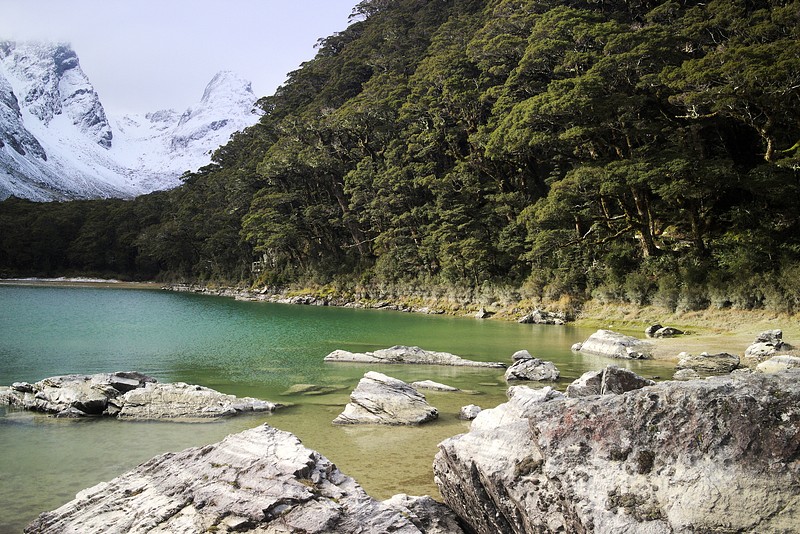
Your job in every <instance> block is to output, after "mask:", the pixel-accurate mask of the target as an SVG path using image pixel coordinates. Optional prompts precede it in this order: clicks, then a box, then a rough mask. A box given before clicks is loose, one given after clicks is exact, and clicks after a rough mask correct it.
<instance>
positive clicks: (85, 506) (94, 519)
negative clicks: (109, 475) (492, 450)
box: [25, 425, 458, 534]
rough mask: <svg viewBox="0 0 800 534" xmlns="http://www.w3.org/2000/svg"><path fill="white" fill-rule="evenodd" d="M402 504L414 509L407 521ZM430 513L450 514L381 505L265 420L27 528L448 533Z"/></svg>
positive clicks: (165, 460) (136, 473)
mask: <svg viewBox="0 0 800 534" xmlns="http://www.w3.org/2000/svg"><path fill="white" fill-rule="evenodd" d="M403 505H405V506H407V507H409V508H410V509H414V510H418V513H417V514H415V515H414V516H413V518H409V517H408V514H407V513H404V512H403V511H402V507H403ZM425 510H437V511H438V512H439V513H449V512H446V508H445V507H443V506H442V505H441V504H438V507H435V506H434V504H432V503H430V502H424V503H422V504H421V505H419V506H418V505H417V503H415V502H413V501H409V500H408V499H402V500H401V501H400V502H397V503H395V504H394V506H392V505H389V504H384V503H381V502H379V501H376V500H374V499H372V498H371V497H370V496H369V495H367V494H366V492H365V491H364V490H363V489H362V488H361V486H360V485H359V484H357V483H356V481H355V480H353V479H352V478H350V477H348V476H347V475H345V474H343V473H342V472H341V471H339V470H338V469H337V468H336V466H335V465H333V464H332V463H331V462H330V461H329V460H328V459H327V458H325V457H324V456H322V455H320V454H319V453H318V452H315V451H312V450H310V449H307V448H305V447H304V446H303V445H302V444H301V443H300V440H298V439H297V437H295V436H294V435H292V434H290V433H288V432H284V431H281V430H277V429H275V428H272V427H270V426H268V425H262V426H259V427H257V428H254V429H252V430H247V431H245V432H241V433H239V434H233V435H230V436H228V437H226V438H225V439H224V440H223V441H221V442H219V443H216V444H213V445H208V446H205V447H197V448H191V449H186V450H184V451H182V452H178V453H167V454H164V455H161V456H157V457H155V458H153V459H152V460H150V461H148V462H145V463H144V464H142V465H140V466H139V467H137V468H136V469H134V470H133V471H129V472H128V473H125V474H124V475H122V476H120V477H117V478H115V479H113V480H111V481H109V482H103V483H101V484H98V485H96V486H94V487H92V488H89V489H86V490H84V491H82V492H80V493H78V495H77V496H76V497H75V500H73V501H71V502H69V503H67V504H65V505H64V506H62V507H60V508H58V509H57V510H53V511H51V512H46V513H43V514H41V515H40V516H39V518H38V519H36V520H35V521H34V522H33V523H31V524H30V525H29V526H28V527H27V528H26V530H25V532H28V533H34V532H35V533H37V534H56V533H59V534H61V533H65V532H75V533H78V532H80V533H82V534H100V533H107V532H119V533H122V532H125V533H127V532H135V533H144V532H162V533H166V532H169V533H171V534H195V533H198V532H254V533H255V532H259V533H268V532H271V533H288V532H304V533H306V534H316V533H332V532H337V533H345V534H346V533H363V532H398V533H403V534H415V533H420V532H431V533H438V532H443V531H442V530H436V529H433V528H432V529H431V530H428V529H427V525H428V523H429V521H430V518H429V517H427V516H428V515H433V514H431V513H430V512H428V513H427V514H426V512H425ZM449 517H450V518H451V519H452V518H454V516H453V515H452V513H450V515H449ZM412 519H413V520H414V521H416V523H417V524H415V522H414V521H412ZM442 521H443V519H442ZM453 521H454V519H453ZM456 532H458V531H456Z"/></svg>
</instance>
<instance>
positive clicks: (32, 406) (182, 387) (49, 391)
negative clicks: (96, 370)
mask: <svg viewBox="0 0 800 534" xmlns="http://www.w3.org/2000/svg"><path fill="white" fill-rule="evenodd" d="M0 404H8V405H11V406H15V407H18V408H22V409H26V410H33V411H37V412H44V413H49V414H54V415H56V416H57V417H86V416H112V417H117V418H119V419H140V420H141V419H208V418H216V417H223V416H228V415H235V414H238V413H243V412H256V411H270V412H271V411H273V410H275V408H277V407H278V405H276V404H273V403H271V402H267V401H263V400H259V399H253V398H250V397H244V398H238V397H235V396H233V395H226V394H224V393H220V392H219V391H215V390H213V389H209V388H206V387H202V386H194V385H189V384H184V383H182V382H176V383H172V384H162V383H158V382H157V381H156V379H155V378H152V377H150V376H147V375H143V374H141V373H137V372H117V373H100V374H94V375H80V374H73V375H63V376H54V377H50V378H45V379H44V380H40V381H39V382H36V383H34V384H28V383H26V382H17V383H14V384H12V385H11V387H10V388H8V389H6V390H4V391H0Z"/></svg>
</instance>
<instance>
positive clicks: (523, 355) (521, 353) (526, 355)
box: [511, 349, 533, 362]
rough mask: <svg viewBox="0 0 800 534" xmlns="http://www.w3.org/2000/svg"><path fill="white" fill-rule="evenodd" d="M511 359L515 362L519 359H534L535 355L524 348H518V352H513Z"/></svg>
mask: <svg viewBox="0 0 800 534" xmlns="http://www.w3.org/2000/svg"><path fill="white" fill-rule="evenodd" d="M511 359H512V360H513V361H515V362H516V361H519V360H532V359H533V356H531V353H530V352H528V351H527V350H524V349H523V350H518V351H517V352H515V353H514V354H512V355H511Z"/></svg>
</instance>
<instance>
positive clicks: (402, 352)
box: [325, 345, 505, 368]
mask: <svg viewBox="0 0 800 534" xmlns="http://www.w3.org/2000/svg"><path fill="white" fill-rule="evenodd" d="M325 361H326V362H357V363H409V364H411V363H416V364H427V365H454V366H462V367H498V368H502V367H505V365H503V364H502V363H500V362H476V361H473V360H465V359H464V358H461V357H460V356H456V355H455V354H450V353H449V352H436V351H429V350H424V349H421V348H419V347H406V346H404V345H395V346H394V347H390V348H388V349H381V350H376V351H375V352H364V353H359V352H348V351H346V350H335V351H333V352H331V353H330V354H328V355H327V356H325Z"/></svg>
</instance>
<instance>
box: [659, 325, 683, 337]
mask: <svg viewBox="0 0 800 534" xmlns="http://www.w3.org/2000/svg"><path fill="white" fill-rule="evenodd" d="M683 334H684V331H683V330H678V329H677V328H673V327H671V326H665V327H662V328H659V329H658V330H656V331H655V332H653V336H652V337H655V338H661V337H675V336H682V335H683Z"/></svg>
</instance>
